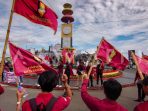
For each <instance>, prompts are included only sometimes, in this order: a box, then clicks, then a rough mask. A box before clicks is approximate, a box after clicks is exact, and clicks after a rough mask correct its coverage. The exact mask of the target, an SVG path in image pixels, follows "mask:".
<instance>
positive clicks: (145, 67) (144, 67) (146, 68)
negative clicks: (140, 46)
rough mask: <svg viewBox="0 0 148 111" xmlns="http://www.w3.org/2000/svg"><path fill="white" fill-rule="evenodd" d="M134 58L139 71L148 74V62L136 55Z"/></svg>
mask: <svg viewBox="0 0 148 111" xmlns="http://www.w3.org/2000/svg"><path fill="white" fill-rule="evenodd" d="M135 57H136V60H137V63H138V66H139V68H140V70H141V71H142V73H143V74H148V60H147V59H144V58H140V57H138V56H136V55H135Z"/></svg>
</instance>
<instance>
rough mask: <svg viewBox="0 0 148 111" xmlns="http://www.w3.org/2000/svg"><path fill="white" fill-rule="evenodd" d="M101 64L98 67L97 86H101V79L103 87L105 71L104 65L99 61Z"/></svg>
mask: <svg viewBox="0 0 148 111" xmlns="http://www.w3.org/2000/svg"><path fill="white" fill-rule="evenodd" d="M99 62H100V63H99V64H98V65H97V67H96V75H97V81H96V82H97V85H99V78H100V80H101V86H102V85H103V70H104V64H103V62H102V61H101V60H99Z"/></svg>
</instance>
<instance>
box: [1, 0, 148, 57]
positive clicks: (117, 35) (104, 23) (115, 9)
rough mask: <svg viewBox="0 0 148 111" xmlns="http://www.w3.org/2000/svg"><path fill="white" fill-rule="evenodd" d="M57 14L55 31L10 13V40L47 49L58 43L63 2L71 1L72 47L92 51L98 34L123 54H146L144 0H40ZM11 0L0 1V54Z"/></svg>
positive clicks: (147, 10) (147, 36) (147, 5)
mask: <svg viewBox="0 0 148 111" xmlns="http://www.w3.org/2000/svg"><path fill="white" fill-rule="evenodd" d="M42 1H43V2H44V3H45V4H46V5H48V6H49V7H50V8H52V9H53V10H54V11H55V12H56V14H57V15H58V31H57V33H56V35H54V34H53V33H54V31H53V30H52V29H51V28H49V27H46V26H42V25H38V24H35V23H32V22H30V21H29V20H27V19H26V18H24V17H22V16H20V15H18V14H16V13H14V15H13V21H12V27H11V32H10V40H11V41H12V42H13V43H15V44H16V45H18V46H19V47H22V48H24V49H26V48H36V49H41V48H45V49H48V48H49V45H55V44H57V43H61V29H60V28H61V17H62V10H63V4H64V3H66V2H68V3H71V4H72V6H73V7H72V9H73V12H74V14H73V17H74V19H75V21H74V23H73V24H74V25H73V47H74V48H76V49H78V50H83V51H87V52H90V53H92V52H94V51H95V50H96V47H97V45H98V44H99V42H100V40H101V38H102V37H105V39H106V40H107V41H108V42H110V43H111V44H112V45H113V46H115V47H116V48H117V49H118V50H119V51H121V53H123V54H124V55H125V56H126V57H127V52H128V50H136V52H137V54H140V53H141V52H143V53H144V54H147V55H148V0H42ZM11 5H12V0H1V1H0V21H1V22H0V57H1V56H2V49H3V44H4V40H5V37H6V31H7V26H8V21H9V16H10V10H11ZM8 53H9V52H7V54H8Z"/></svg>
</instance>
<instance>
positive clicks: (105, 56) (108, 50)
mask: <svg viewBox="0 0 148 111" xmlns="http://www.w3.org/2000/svg"><path fill="white" fill-rule="evenodd" d="M96 54H97V55H96V56H97V58H98V59H101V60H102V61H104V62H107V63H108V65H110V66H113V67H115V68H117V69H120V70H124V69H125V68H126V66H127V65H128V60H127V59H126V58H125V57H124V56H123V55H122V54H121V53H120V52H119V51H118V50H116V49H115V48H114V47H113V46H112V45H111V44H110V43H108V42H107V41H106V40H105V39H104V38H103V39H102V40H101V43H100V47H99V48H98V50H97V53H96Z"/></svg>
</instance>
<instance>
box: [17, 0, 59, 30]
mask: <svg viewBox="0 0 148 111" xmlns="http://www.w3.org/2000/svg"><path fill="white" fill-rule="evenodd" d="M14 12H16V13H18V14H20V15H22V16H24V17H26V18H27V19H29V20H30V21H31V22H34V23H37V24H42V25H45V26H49V27H51V28H52V29H53V30H54V31H55V32H56V31H57V26H58V22H57V18H58V17H57V15H56V14H55V12H54V11H53V10H51V9H50V8H49V7H48V6H46V5H45V4H44V3H43V2H41V1H40V0H15V5H14Z"/></svg>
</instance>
